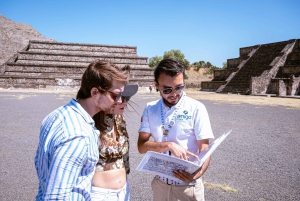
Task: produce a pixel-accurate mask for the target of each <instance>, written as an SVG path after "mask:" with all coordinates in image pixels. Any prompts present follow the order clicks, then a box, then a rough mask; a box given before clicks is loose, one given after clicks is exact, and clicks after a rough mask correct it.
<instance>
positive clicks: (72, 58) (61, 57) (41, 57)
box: [18, 52, 147, 65]
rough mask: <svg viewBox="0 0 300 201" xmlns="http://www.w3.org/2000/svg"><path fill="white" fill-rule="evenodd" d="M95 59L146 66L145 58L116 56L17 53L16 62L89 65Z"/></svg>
mask: <svg viewBox="0 0 300 201" xmlns="http://www.w3.org/2000/svg"><path fill="white" fill-rule="evenodd" d="M97 59H105V60H109V61H111V62H113V63H123V64H132V63H135V64H144V65H147V58H146V57H137V56H135V57H121V56H119V57H117V56H113V55H110V56H101V57H100V56H93V55H90V56H88V55H81V54H78V55H68V54H50V53H47V54H39V53H36V52H19V54H18V60H31V61H47V62H49V63H51V61H61V62H85V63H91V62H93V61H95V60H97Z"/></svg>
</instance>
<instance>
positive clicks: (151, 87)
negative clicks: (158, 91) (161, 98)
mask: <svg viewBox="0 0 300 201" xmlns="http://www.w3.org/2000/svg"><path fill="white" fill-rule="evenodd" d="M152 89H153V86H152V85H151V84H150V85H149V90H150V93H152Z"/></svg>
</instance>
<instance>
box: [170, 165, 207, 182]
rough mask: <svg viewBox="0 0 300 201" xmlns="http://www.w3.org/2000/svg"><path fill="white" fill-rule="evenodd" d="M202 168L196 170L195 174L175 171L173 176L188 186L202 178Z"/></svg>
mask: <svg viewBox="0 0 300 201" xmlns="http://www.w3.org/2000/svg"><path fill="white" fill-rule="evenodd" d="M201 169H202V167H201V168H199V169H198V170H196V171H195V172H194V173H193V174H190V173H188V172H186V171H184V170H175V171H173V174H174V176H175V177H176V178H178V179H180V180H181V181H183V182H185V183H186V184H188V183H190V182H193V181H195V180H196V179H198V178H200V177H201V176H202V174H203V172H202V171H201Z"/></svg>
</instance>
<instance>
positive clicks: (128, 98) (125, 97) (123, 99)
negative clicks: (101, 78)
mask: <svg viewBox="0 0 300 201" xmlns="http://www.w3.org/2000/svg"><path fill="white" fill-rule="evenodd" d="M130 98H131V96H122V103H124V102H125V101H126V102H128V101H129V100H130Z"/></svg>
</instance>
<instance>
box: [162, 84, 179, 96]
mask: <svg viewBox="0 0 300 201" xmlns="http://www.w3.org/2000/svg"><path fill="white" fill-rule="evenodd" d="M184 87H185V85H183V86H177V87H174V89H175V91H176V92H179V93H180V92H181V91H182V90H183V89H184ZM172 91H173V88H168V89H163V90H162V92H163V94H170V93H172Z"/></svg>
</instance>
